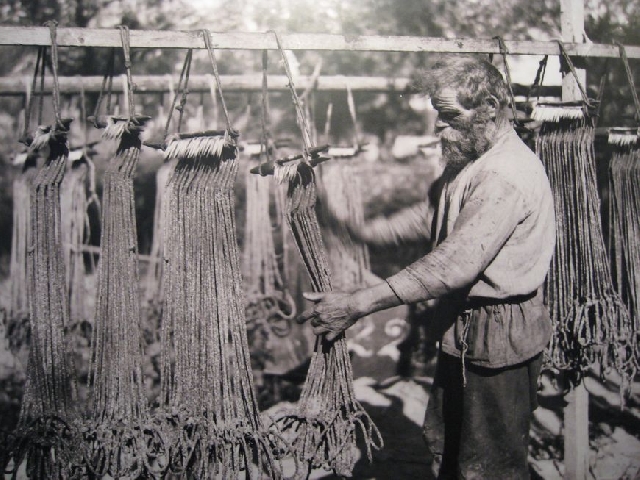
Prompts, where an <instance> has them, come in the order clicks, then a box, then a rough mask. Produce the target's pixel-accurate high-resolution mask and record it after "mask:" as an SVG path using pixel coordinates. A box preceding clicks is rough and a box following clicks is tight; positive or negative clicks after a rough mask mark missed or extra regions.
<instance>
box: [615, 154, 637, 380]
mask: <svg viewBox="0 0 640 480" xmlns="http://www.w3.org/2000/svg"><path fill="white" fill-rule="evenodd" d="M639 186H640V151H639V150H638V145H637V143H636V144H635V145H627V146H621V147H617V148H615V149H614V151H613V154H612V157H611V161H610V165H609V191H610V192H611V195H610V200H609V252H610V257H611V259H612V273H613V277H614V281H615V286H616V290H617V292H618V293H619V294H620V297H621V298H622V300H623V302H624V303H625V305H626V306H627V307H628V309H629V313H630V315H631V325H630V331H628V332H625V333H626V334H627V335H628V336H629V346H630V348H635V352H634V353H635V365H630V368H632V369H633V368H637V363H638V359H640V303H639V302H640V295H639V293H638V292H640V248H639V247H638V238H639V236H640V187H639ZM631 373H635V372H633V371H632V372H631Z"/></svg>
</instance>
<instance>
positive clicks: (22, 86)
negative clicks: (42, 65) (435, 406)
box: [0, 72, 560, 97]
mask: <svg viewBox="0 0 640 480" xmlns="http://www.w3.org/2000/svg"><path fill="white" fill-rule="evenodd" d="M32 80H33V79H32V77H31V76H25V77H23V78H20V77H0V95H17V96H20V95H24V94H25V92H26V90H27V88H30V87H31V83H32ZM220 83H221V84H222V85H223V86H224V90H225V91H236V92H243V91H248V92H250V91H259V90H260V89H261V88H262V73H261V72H260V73H252V74H244V75H221V76H220ZM267 83H268V85H269V90H271V91H277V90H282V91H288V90H289V86H288V83H289V80H288V79H287V77H286V75H269V76H268V79H267ZM295 83H296V88H297V89H300V90H310V89H315V90H319V91H342V92H344V91H345V90H346V88H347V85H348V86H349V88H350V89H351V90H352V91H366V92H398V93H403V92H406V91H407V89H408V86H409V79H408V78H404V77H397V78H386V77H362V76H342V75H333V76H331V75H328V76H318V77H314V76H300V77H298V78H296V80H295ZM177 84H178V78H177V77H176V76H171V75H136V76H135V85H136V93H167V92H169V91H171V87H175V86H177ZM124 85H125V83H124V82H123V81H119V80H118V78H114V81H113V87H112V92H113V93H122V92H123V89H124ZM52 86H53V80H52V79H51V78H50V77H47V78H45V84H44V92H45V93H50V92H51V90H52ZM58 86H59V88H60V93H78V92H80V91H81V90H84V91H85V92H99V91H100V89H101V87H102V77H97V76H90V77H80V76H73V77H59V78H58ZM212 87H213V88H215V80H214V78H213V75H191V76H190V77H189V91H190V92H209V91H210V90H211V88H212ZM38 88H39V86H38ZM529 88H530V87H529V86H527V85H514V86H513V89H514V94H515V95H526V94H527V93H528V92H529ZM537 93H539V94H540V96H542V97H545V96H560V87H559V86H547V85H542V86H540V87H538V88H537Z"/></svg>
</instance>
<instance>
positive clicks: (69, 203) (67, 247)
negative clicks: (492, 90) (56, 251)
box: [60, 161, 89, 325]
mask: <svg viewBox="0 0 640 480" xmlns="http://www.w3.org/2000/svg"><path fill="white" fill-rule="evenodd" d="M86 178H87V164H86V163H84V162H82V161H69V164H68V166H67V173H66V174H65V176H64V180H63V181H62V191H61V193H60V208H61V214H62V217H61V222H62V225H61V228H62V230H61V232H60V233H61V235H62V244H63V246H64V264H65V272H66V280H67V281H66V289H67V295H68V297H69V309H70V310H69V319H70V321H71V324H72V325H74V324H77V323H78V322H81V321H83V320H85V321H86V320H88V319H89V312H88V311H87V307H86V296H87V293H88V292H87V289H86V287H85V284H86V282H85V269H84V262H83V250H82V247H83V245H85V244H86V241H87V240H88V236H86V235H85V232H86V230H87V223H88V219H87V203H88V201H87V189H86Z"/></svg>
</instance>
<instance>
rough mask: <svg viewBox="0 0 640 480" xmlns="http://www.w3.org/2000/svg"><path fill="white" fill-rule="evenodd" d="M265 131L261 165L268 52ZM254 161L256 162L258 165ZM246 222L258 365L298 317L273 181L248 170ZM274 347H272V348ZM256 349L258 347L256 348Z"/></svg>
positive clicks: (269, 146) (267, 152)
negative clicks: (287, 281) (276, 219)
mask: <svg viewBox="0 0 640 480" xmlns="http://www.w3.org/2000/svg"><path fill="white" fill-rule="evenodd" d="M262 67H263V68H262V72H263V75H262V112H261V115H260V125H261V129H262V133H261V143H260V155H258V156H257V159H256V160H255V161H257V162H258V165H262V162H267V161H269V160H271V156H272V150H273V147H274V146H273V141H272V139H271V134H270V132H269V111H268V108H269V106H268V104H269V102H268V99H269V97H268V88H267V87H268V86H267V52H266V51H264V52H263V54H262ZM255 161H254V163H255ZM245 180H246V214H247V216H246V221H245V229H244V255H243V264H242V266H243V280H244V285H245V291H246V295H247V297H246V298H247V305H246V309H245V312H246V320H247V330H248V333H249V337H250V338H252V339H259V340H260V341H261V342H264V344H265V345H266V348H264V349H263V350H262V351H260V352H259V355H255V357H256V362H257V363H261V364H262V365H263V366H264V364H265V363H266V362H267V361H269V360H273V358H272V355H271V352H270V348H269V346H274V345H279V344H278V343H276V342H275V338H283V337H287V336H288V335H289V334H290V333H291V321H292V319H293V316H294V315H295V304H294V302H293V298H292V297H291V295H290V294H289V291H288V289H286V287H285V285H284V282H283V280H282V274H281V271H280V268H281V267H280V266H279V264H278V258H277V256H276V248H275V243H274V235H273V233H274V232H273V230H274V226H273V224H272V220H271V213H270V207H271V198H272V191H271V182H270V181H268V180H267V179H265V178H263V177H261V176H258V175H254V174H252V173H251V172H250V169H247V171H246V176H245ZM271 348H273V347H271ZM254 349H255V347H254Z"/></svg>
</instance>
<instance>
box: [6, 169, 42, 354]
mask: <svg viewBox="0 0 640 480" xmlns="http://www.w3.org/2000/svg"><path fill="white" fill-rule="evenodd" d="M35 161H36V158H35V156H31V158H26V159H25V163H24V166H23V167H22V171H21V172H20V173H19V174H18V176H17V177H16V178H15V180H14V181H13V197H12V198H13V230H12V232H11V265H10V277H11V304H10V306H9V317H8V319H7V321H8V324H9V327H8V328H7V332H8V335H10V337H9V340H10V345H12V346H15V347H19V346H20V345H21V344H22V342H26V341H27V340H26V335H27V333H26V332H27V331H28V326H29V325H28V322H29V297H30V294H29V282H28V278H27V271H28V250H29V246H30V245H32V243H33V242H32V239H31V189H32V186H33V181H34V179H35V177H36V175H37V173H38V170H37V169H36V168H35V167H36V165H35Z"/></svg>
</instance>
